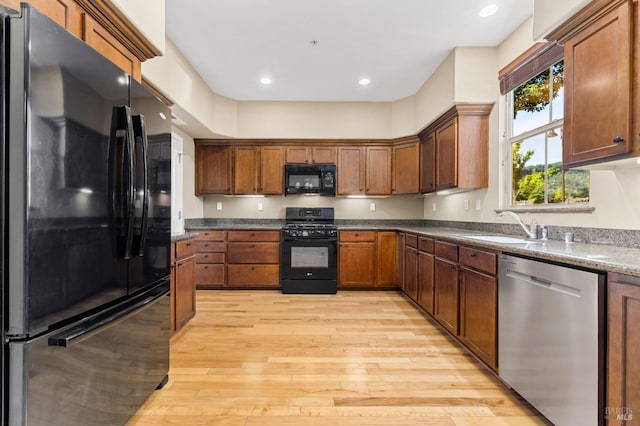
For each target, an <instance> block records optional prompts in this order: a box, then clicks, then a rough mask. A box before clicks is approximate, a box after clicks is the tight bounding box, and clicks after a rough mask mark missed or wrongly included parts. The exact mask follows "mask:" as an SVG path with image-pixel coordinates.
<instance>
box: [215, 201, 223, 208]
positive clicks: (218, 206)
mask: <svg viewBox="0 0 640 426" xmlns="http://www.w3.org/2000/svg"><path fill="white" fill-rule="evenodd" d="M216 210H222V201H218V202H217V203H216Z"/></svg>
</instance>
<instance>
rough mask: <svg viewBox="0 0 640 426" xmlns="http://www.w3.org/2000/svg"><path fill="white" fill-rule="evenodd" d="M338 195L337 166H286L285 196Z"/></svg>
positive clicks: (303, 164)
mask: <svg viewBox="0 0 640 426" xmlns="http://www.w3.org/2000/svg"><path fill="white" fill-rule="evenodd" d="M292 194H320V195H327V196H332V197H333V196H335V195H336V165H335V164H320V163H312V164H307V163H294V164H285V166H284V195H292Z"/></svg>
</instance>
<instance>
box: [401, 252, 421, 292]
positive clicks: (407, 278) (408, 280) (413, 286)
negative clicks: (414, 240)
mask: <svg viewBox="0 0 640 426" xmlns="http://www.w3.org/2000/svg"><path fill="white" fill-rule="evenodd" d="M404 292H405V294H406V295H407V296H409V297H410V298H411V299H412V300H415V301H417V300H418V250H417V249H415V248H413V247H408V246H406V247H405V251H404Z"/></svg>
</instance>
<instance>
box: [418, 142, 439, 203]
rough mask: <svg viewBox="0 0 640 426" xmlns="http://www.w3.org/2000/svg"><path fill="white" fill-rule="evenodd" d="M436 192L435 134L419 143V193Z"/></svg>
mask: <svg viewBox="0 0 640 426" xmlns="http://www.w3.org/2000/svg"><path fill="white" fill-rule="evenodd" d="M435 190H436V134H435V133H430V134H429V136H427V138H426V139H425V140H423V141H422V142H420V193H422V194H426V193H427V192H434V191H435Z"/></svg>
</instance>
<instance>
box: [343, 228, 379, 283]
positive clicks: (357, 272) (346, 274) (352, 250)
mask: <svg viewBox="0 0 640 426" xmlns="http://www.w3.org/2000/svg"><path fill="white" fill-rule="evenodd" d="M375 261H376V234H375V231H340V232H339V233H338V286H339V287H341V288H353V287H361V288H362V287H364V288H371V287H374V285H375V276H376V274H375V272H376V267H375Z"/></svg>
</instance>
